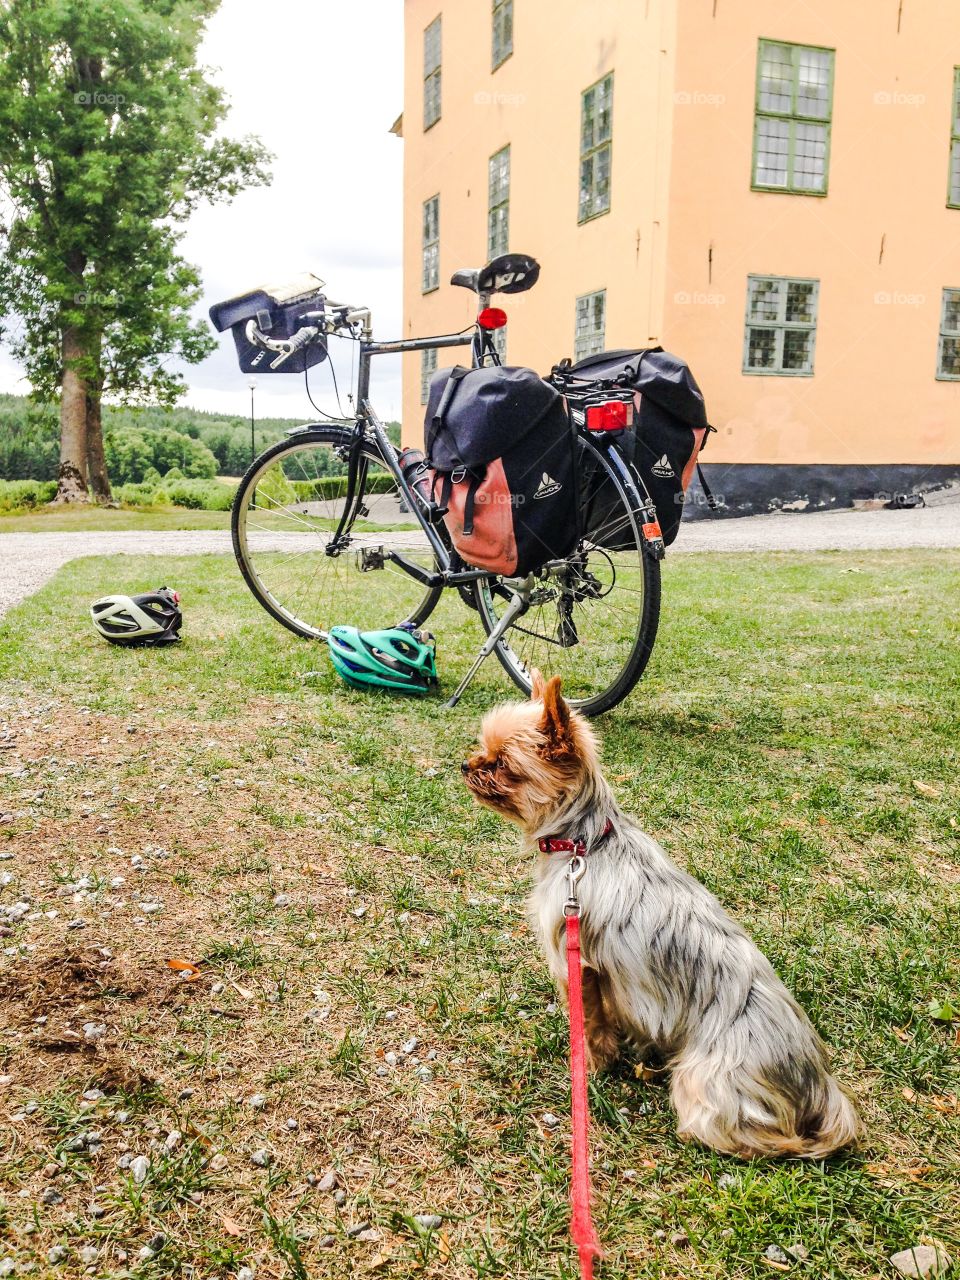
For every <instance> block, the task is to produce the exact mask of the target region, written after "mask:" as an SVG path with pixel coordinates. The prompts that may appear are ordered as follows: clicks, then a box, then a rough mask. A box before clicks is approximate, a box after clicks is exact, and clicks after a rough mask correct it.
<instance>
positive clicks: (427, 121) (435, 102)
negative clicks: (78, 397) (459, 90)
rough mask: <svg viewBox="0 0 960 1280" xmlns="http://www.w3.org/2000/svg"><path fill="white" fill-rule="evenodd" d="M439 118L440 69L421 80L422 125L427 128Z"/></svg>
mask: <svg viewBox="0 0 960 1280" xmlns="http://www.w3.org/2000/svg"><path fill="white" fill-rule="evenodd" d="M439 119H440V69H439V68H437V70H436V71H434V72H433V74H432V75H430V76H428V77H427V79H426V80H424V82H423V127H424V128H425V129H429V128H430V126H431V125H432V124H436V123H437V121H438V120H439Z"/></svg>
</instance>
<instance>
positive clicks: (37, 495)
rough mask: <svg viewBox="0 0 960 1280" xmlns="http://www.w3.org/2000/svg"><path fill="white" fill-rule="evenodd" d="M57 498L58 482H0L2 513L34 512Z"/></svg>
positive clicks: (0, 507) (0, 508) (0, 506)
mask: <svg viewBox="0 0 960 1280" xmlns="http://www.w3.org/2000/svg"><path fill="white" fill-rule="evenodd" d="M56 496H57V482H56V480H0V511H22V510H24V509H27V510H33V509H34V508H36V507H42V506H43V505H44V503H47V502H52V501H53V500H54V498H55V497H56Z"/></svg>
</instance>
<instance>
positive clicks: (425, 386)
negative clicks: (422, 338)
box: [420, 347, 437, 404]
mask: <svg viewBox="0 0 960 1280" xmlns="http://www.w3.org/2000/svg"><path fill="white" fill-rule="evenodd" d="M436 372H437V348H436V347H424V349H423V350H422V351H421V352H420V403H421V404H426V403H427V401H428V400H429V398H430V379H431V378H432V377H433V375H434V374H435V373H436Z"/></svg>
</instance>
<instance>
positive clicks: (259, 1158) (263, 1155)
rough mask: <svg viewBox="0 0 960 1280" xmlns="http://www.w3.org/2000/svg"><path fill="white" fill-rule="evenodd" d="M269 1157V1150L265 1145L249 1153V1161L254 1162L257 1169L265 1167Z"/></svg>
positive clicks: (267, 1164)
mask: <svg viewBox="0 0 960 1280" xmlns="http://www.w3.org/2000/svg"><path fill="white" fill-rule="evenodd" d="M271 1158H272V1157H271V1155H270V1152H269V1151H267V1149H266V1148H265V1147H261V1148H260V1149H259V1150H258V1151H254V1153H253V1154H252V1155H251V1157H250V1163H251V1164H255V1165H256V1166H257V1168H258V1169H266V1168H268V1166H269V1164H270V1160H271Z"/></svg>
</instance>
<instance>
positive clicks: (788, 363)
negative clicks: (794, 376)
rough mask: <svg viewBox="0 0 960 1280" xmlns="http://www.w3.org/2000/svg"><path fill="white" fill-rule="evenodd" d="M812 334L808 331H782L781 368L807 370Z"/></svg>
mask: <svg viewBox="0 0 960 1280" xmlns="http://www.w3.org/2000/svg"><path fill="white" fill-rule="evenodd" d="M812 346H813V333H812V331H811V330H809V329H784V331H783V368H784V369H809V368H810V365H811V351H812Z"/></svg>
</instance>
